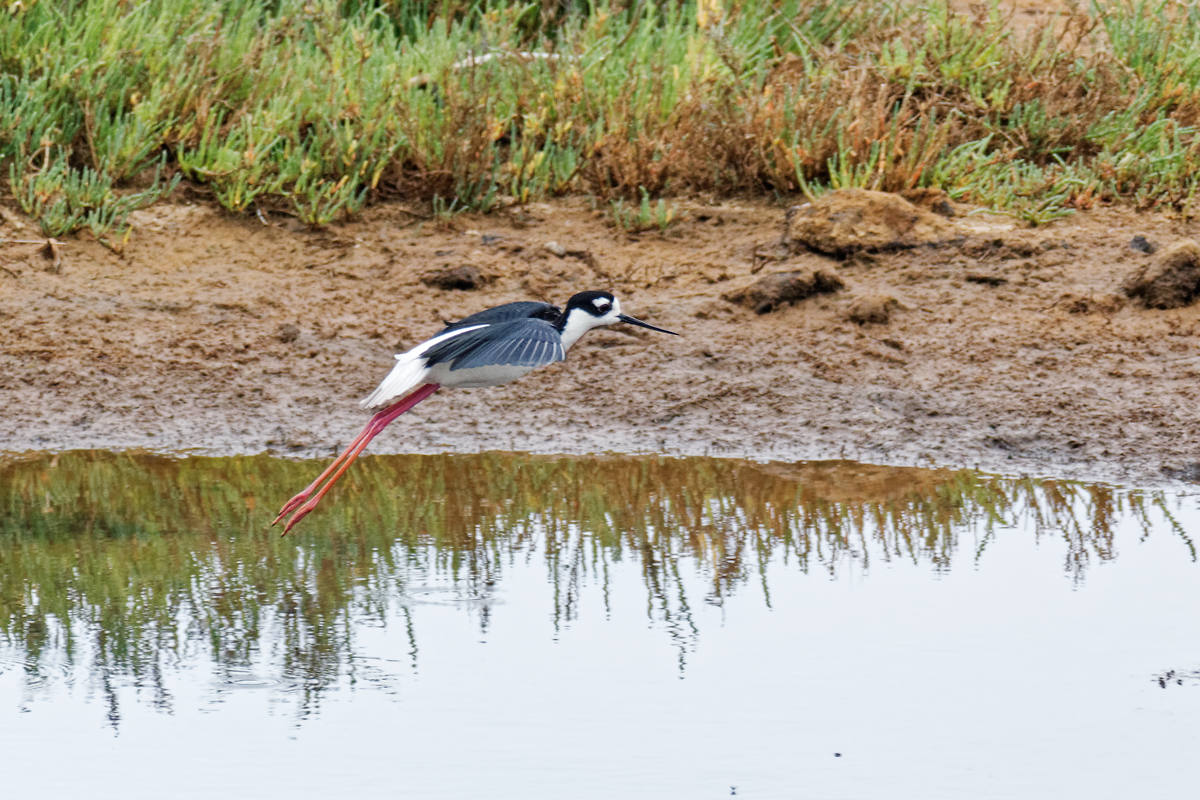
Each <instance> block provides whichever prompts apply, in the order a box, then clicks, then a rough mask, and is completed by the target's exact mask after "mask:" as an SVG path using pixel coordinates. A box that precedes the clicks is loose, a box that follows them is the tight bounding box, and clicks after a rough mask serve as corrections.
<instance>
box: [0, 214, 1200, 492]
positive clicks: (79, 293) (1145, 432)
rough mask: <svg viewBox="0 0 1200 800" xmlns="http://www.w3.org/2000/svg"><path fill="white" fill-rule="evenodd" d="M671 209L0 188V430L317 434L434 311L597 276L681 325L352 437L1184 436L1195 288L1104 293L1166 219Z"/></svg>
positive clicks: (458, 445)
mask: <svg viewBox="0 0 1200 800" xmlns="http://www.w3.org/2000/svg"><path fill="white" fill-rule="evenodd" d="M679 208H680V211H681V212H683V214H684V217H685V219H684V220H683V221H682V222H680V223H678V224H676V225H674V226H673V227H671V228H670V229H669V230H668V231H667V232H666V233H665V234H660V233H658V232H651V233H643V234H640V235H636V236H631V235H628V234H626V233H623V232H621V231H617V230H614V229H613V228H611V227H610V226H609V225H608V224H607V222H606V221H605V219H604V218H603V217H602V215H600V214H598V213H597V212H595V211H592V210H591V209H589V208H588V206H587V204H586V203H584V202H582V201H565V202H560V203H554V204H537V205H533V206H529V207H525V208H522V209H513V210H510V211H507V212H503V213H498V214H495V215H492V216H488V217H470V216H466V217H458V218H455V219H454V220H452V221H450V222H449V223H446V222H439V221H437V220H434V219H428V218H425V217H423V216H422V215H420V214H419V213H416V212H414V211H413V210H412V209H407V208H404V207H401V206H395V205H393V206H386V207H379V208H375V209H373V210H371V211H370V212H369V213H368V214H367V215H366V216H365V217H364V218H363V219H361V220H358V221H355V222H352V223H347V224H343V225H339V226H336V227H334V228H331V229H328V230H323V231H310V230H306V229H304V228H303V227H301V226H299V225H297V224H295V222H294V221H293V220H290V219H288V218H286V217H280V216H275V217H270V218H264V219H262V220H260V219H256V218H252V217H251V218H233V217H229V216H226V215H223V214H222V213H220V212H218V211H215V210H213V209H212V208H210V207H209V206H207V205H205V204H203V203H190V202H186V201H182V200H181V201H180V202H177V203H175V204H173V205H161V206H157V207H154V208H152V209H150V210H147V211H144V212H139V215H138V216H137V217H136V219H135V220H134V223H135V226H136V227H135V235H134V236H133V238H132V240H131V241H130V242H129V244H128V246H127V247H126V249H125V252H124V253H123V254H121V255H117V254H114V253H112V252H110V251H108V250H106V249H105V248H104V247H102V246H100V245H99V244H96V243H94V242H91V241H88V240H87V239H86V238H78V239H75V238H72V239H69V240H67V241H65V242H64V243H63V244H62V246H61V247H58V248H56V249H55V251H54V252H51V251H50V250H49V249H48V248H44V247H42V246H40V245H39V244H37V243H33V242H32V240H34V239H35V238H36V236H35V235H34V233H35V231H34V229H33V228H32V226H29V225H28V224H25V225H24V227H22V221H21V220H20V219H19V218H17V217H15V216H13V215H11V214H6V215H5V217H4V219H3V221H2V222H0V237H2V238H3V240H4V242H3V243H2V244H0V402H2V403H3V407H4V411H3V417H2V419H3V423H2V424H0V450H6V451H23V450H30V449H68V448H82V447H102V448H146V449H150V450H155V451H168V452H183V451H196V452H204V453H216V454H220V453H255V452H260V451H272V452H277V453H281V454H287V455H296V456H310V455H325V454H329V453H332V452H334V451H335V450H336V449H338V448H339V447H341V446H343V445H344V444H345V443H346V442H347V441H348V440H349V439H350V438H351V437H352V436H353V435H354V434H355V433H357V431H358V429H359V428H360V426H361V425H362V423H363V421H364V415H363V413H362V412H361V411H360V410H359V409H358V405H357V401H358V399H359V398H361V397H362V396H364V395H365V394H366V393H367V392H368V391H370V389H371V388H373V387H374V385H375V384H376V383H377V382H378V380H379V379H380V378H381V377H382V376H383V375H384V374H385V373H386V371H387V370H388V368H389V365H390V363H391V354H392V352H393V351H394V350H396V349H398V348H404V347H407V346H410V345H412V344H414V343H416V342H417V341H419V340H420V339H422V338H424V337H426V336H427V335H429V334H430V333H432V332H434V331H436V330H437V329H438V327H439V325H440V324H441V322H442V321H443V320H447V319H453V318H455V317H457V316H461V315H464V314H466V313H470V312H473V311H476V310H479V309H481V308H484V307H486V306H489V305H492V304H495V303H498V302H503V301H507V300H512V299H521V298H532V299H547V300H550V301H552V302H557V303H561V302H563V301H564V300H565V299H566V297H568V296H569V295H570V294H571V293H573V292H575V291H578V290H582V289H588V288H611V289H612V290H614V291H615V292H617V293H618V294H619V295H620V296H621V298H622V300H623V303H624V305H625V307H626V309H627V310H628V311H629V312H630V313H632V314H635V315H636V316H639V317H641V318H643V319H646V320H648V321H650V322H653V323H655V324H659V325H662V326H665V327H668V328H671V329H673V330H677V331H680V332H681V333H682V334H683V336H681V337H679V338H675V337H666V336H661V335H659V334H655V333H652V332H649V331H643V330H640V329H628V330H625V329H622V330H617V329H609V330H603V331H597V332H593V333H591V334H589V335H588V336H587V337H586V338H585V339H584V340H583V341H582V342H581V343H580V345H578V346H577V347H576V348H575V349H573V350H572V352H571V355H570V358H569V359H568V360H567V361H566V362H565V363H563V364H558V365H554V366H552V367H550V368H547V369H545V370H542V371H541V372H539V373H535V374H534V375H531V376H529V377H527V378H525V379H524V380H522V381H519V382H517V383H515V384H511V385H509V386H505V387H497V388H491V389H475V390H456V391H445V392H441V393H439V394H437V395H435V396H434V397H433V398H431V399H430V400H428V401H426V402H425V403H424V404H422V405H421V406H419V407H418V408H417V409H416V410H415V411H414V412H412V413H411V414H410V415H408V416H407V417H406V418H405V419H404V420H402V421H400V422H398V423H397V424H395V425H393V426H392V428H391V429H389V430H388V431H387V432H385V433H384V434H383V435H381V436H380V437H379V438H378V439H377V440H376V441H375V443H374V444H373V445H372V451H374V452H389V451H390V452H432V451H446V450H452V451H476V450H491V449H513V450H532V451H539V452H556V453H557V452H562V453H587V452H598V451H622V452H649V451H654V452H665V453H677V454H713V455H736V456H750V457H754V458H762V459H786V460H793V459H827V458H849V459H856V460H862V461H867V462H876V463H887V464H915V465H922V466H928V465H937V466H978V467H983V468H985V469H990V470H1000V471H1004V472H1028V473H1036V474H1041V475H1062V476H1075V477H1090V478H1100V479H1111V480H1119V481H1128V482H1136V483H1161V482H1164V481H1167V480H1170V479H1172V477H1175V478H1178V477H1184V478H1186V477H1187V476H1188V475H1189V474H1190V473H1188V471H1187V470H1188V469H1190V468H1189V466H1188V465H1193V464H1195V463H1196V462H1198V461H1200V427H1198V426H1197V424H1196V423H1197V417H1198V416H1200V410H1198V406H1200V404H1198V403H1197V399H1198V394H1200V381H1198V379H1200V307H1198V306H1196V305H1192V306H1187V307H1183V308H1178V309H1170V310H1149V309H1146V308H1144V307H1142V306H1141V305H1140V304H1138V303H1135V302H1133V301H1130V300H1129V299H1127V298H1126V297H1125V296H1124V295H1123V294H1122V293H1121V285H1122V282H1123V281H1124V280H1125V279H1126V278H1127V277H1128V275H1129V274H1130V272H1131V271H1132V270H1133V269H1134V268H1135V267H1137V266H1138V265H1139V264H1141V263H1143V261H1144V260H1145V259H1149V258H1153V257H1154V256H1153V255H1150V254H1147V253H1145V252H1142V250H1141V249H1134V248H1131V247H1130V242H1131V240H1132V239H1133V238H1134V237H1135V236H1142V237H1145V239H1146V240H1147V241H1148V242H1150V243H1152V244H1157V245H1158V246H1160V247H1161V246H1168V245H1170V244H1171V243H1173V242H1175V241H1177V240H1179V239H1181V238H1185V237H1187V236H1190V235H1193V234H1194V230H1193V226H1190V225H1188V224H1187V223H1184V222H1179V221H1175V220H1172V219H1170V218H1168V217H1166V216H1156V215H1146V214H1135V213H1132V212H1124V211H1111V210H1109V211H1099V212H1092V213H1088V214H1079V215H1076V216H1074V217H1072V218H1070V219H1067V220H1063V221H1060V222H1057V223H1055V224H1053V225H1049V226H1047V227H1045V228H1039V229H1025V228H1021V227H1019V226H1017V225H1016V224H1014V223H1013V222H1012V221H1010V220H1008V219H1007V218H1004V217H999V216H988V215H972V216H968V217H963V216H958V217H955V218H953V219H952V224H953V225H954V226H956V229H957V231H958V232H959V234H960V236H959V239H958V241H956V242H954V243H952V244H948V245H943V246H940V247H936V248H917V249H911V250H898V251H894V252H882V253H874V254H870V253H867V254H864V253H859V254H852V255H850V256H849V257H847V258H845V259H843V260H839V259H835V258H831V257H829V256H824V255H819V254H816V253H812V252H807V251H804V250H803V248H786V247H781V246H780V236H781V233H782V231H783V225H784V210H783V209H781V208H778V207H774V206H769V205H765V204H759V203H755V202H726V203H722V204H719V205H704V204H700V203H682V202H681V203H679ZM13 240H30V242H29V243H23V242H14V241H13ZM815 271H826V272H829V271H832V272H833V273H835V274H836V276H837V277H838V279H839V280H840V281H841V282H842V284H843V286H842V288H840V289H836V288H835V289H833V290H831V291H827V292H821V293H816V294H813V295H812V296H811V297H807V298H806V299H796V300H795V301H794V302H792V303H786V302H785V303H781V304H779V307H778V308H776V309H775V310H773V311H771V313H763V314H758V313H755V310H754V309H752V308H746V307H743V306H741V305H737V304H734V303H732V302H730V301H728V300H726V299H724V298H725V297H727V296H733V295H735V294H736V293H737V291H738V290H739V289H743V288H745V286H747V285H748V284H749V283H751V282H753V281H755V280H757V279H758V278H760V277H763V276H766V275H769V274H773V273H780V272H796V273H797V274H811V273H813V272H815ZM447 276H450V277H449V278H448V277H447ZM466 287H474V288H466ZM760 310H761V309H760ZM1164 468H1166V470H1167V472H1164ZM1171 470H1176V471H1175V472H1171ZM1178 470H1183V471H1182V472H1179V471H1178ZM1194 471H1200V470H1194ZM1193 477H1195V476H1193Z"/></svg>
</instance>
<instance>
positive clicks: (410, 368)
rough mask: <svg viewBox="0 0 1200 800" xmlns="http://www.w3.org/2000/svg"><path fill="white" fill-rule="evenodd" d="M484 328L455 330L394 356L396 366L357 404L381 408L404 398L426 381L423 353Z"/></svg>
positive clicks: (426, 369) (427, 368)
mask: <svg viewBox="0 0 1200 800" xmlns="http://www.w3.org/2000/svg"><path fill="white" fill-rule="evenodd" d="M482 327H485V326H483V325H469V326H467V327H466V328H458V329H457V330H453V331H449V332H447V333H442V334H439V335H437V336H435V337H433V338H432V339H430V340H429V341H426V342H421V343H420V344H419V345H417V346H416V347H414V348H413V349H412V350H408V351H406V352H403V353H397V354H396V366H394V367H392V371H391V372H389V373H388V374H387V377H386V378H384V379H383V381H382V382H381V383H380V384H379V385H378V386H376V387H375V391H373V392H371V393H370V394H369V395H367V396H366V397H364V398H363V400H362V402H361V403H360V404H359V405H361V406H362V407H363V408H382V407H383V406H386V405H389V404H391V402H392V401H393V400H396V399H398V398H401V397H404V396H405V395H407V394H408V393H409V392H411V391H413V390H414V389H417V388H418V387H420V386H421V385H422V384H424V383H425V382H426V381H425V379H426V378H427V377H428V376H429V367H427V366H426V365H425V357H424V356H425V351H426V350H428V349H429V348H431V347H433V346H434V345H435V344H439V343H441V342H444V341H446V340H447V339H452V338H454V337H455V336H458V335H459V334H460V333H466V332H467V331H473V330H475V329H477V328H482Z"/></svg>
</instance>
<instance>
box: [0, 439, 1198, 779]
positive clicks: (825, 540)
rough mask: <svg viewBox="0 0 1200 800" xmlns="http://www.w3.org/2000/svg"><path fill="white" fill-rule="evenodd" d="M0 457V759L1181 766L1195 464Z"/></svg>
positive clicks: (662, 769)
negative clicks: (1165, 480) (1065, 477)
mask: <svg viewBox="0 0 1200 800" xmlns="http://www.w3.org/2000/svg"><path fill="white" fill-rule="evenodd" d="M319 468H320V465H319V464H316V463H312V462H310V463H302V462H291V461H285V460H280V459H273V458H268V457H252V458H233V459H215V458H188V459H170V458H162V457H151V456H136V455H114V454H108V453H98V452H75V453H66V454H60V455H55V456H50V455H47V456H36V457H28V458H9V459H5V460H0V702H2V704H3V705H0V792H2V793H3V794H4V795H5V796H8V797H68V796H80V797H88V798H106V797H123V798H138V797H147V798H149V797H155V798H158V797H215V796H226V797H265V798H273V797H280V798H300V797H323V798H328V797H413V798H444V797H452V798H481V797H488V798H493V797H563V798H616V797H620V798H630V797H632V798H640V797H646V798H674V797H679V798H718V797H728V796H731V795H735V794H736V796H738V797H751V798H875V797H880V798H889V799H894V798H922V799H927V798H1035V797H1036V798H1041V797H1046V798H1049V797H1055V798H1062V797H1085V798H1108V797H1112V798H1127V797H1168V796H1190V794H1191V793H1193V792H1194V791H1195V790H1196V787H1197V786H1198V785H1200V759H1197V758H1196V754H1197V753H1200V602H1198V601H1200V565H1198V564H1197V552H1196V546H1195V540H1196V539H1197V538H1200V501H1198V498H1197V496H1195V495H1187V494H1176V493H1164V492H1150V491H1136V490H1123V489H1116V488H1113V487H1108V486H1100V485H1088V484H1080V483H1071V482H1063V481H1033V480H1024V479H1011V478H1003V477H995V476H989V475H982V474H978V473H974V472H952V471H935V470H916V469H892V468H883V467H872V466H865V465H859V464H852V463H844V462H838V463H815V464H756V463H750V462H743V461H730V460H715V459H665V458H633V457H628V458H624V457H621V458H603V459H593V460H580V459H566V458H546V457H535V456H527V455H509V454H496V453H491V454H483V455H473V456H399V457H377V458H368V459H364V460H363V461H362V462H360V463H359V464H357V465H356V466H355V468H354V470H352V471H351V473H349V475H348V476H347V478H346V479H345V480H344V481H343V484H344V485H343V486H341V487H340V489H339V490H338V491H336V492H334V493H333V494H332V495H331V496H330V498H328V499H327V500H326V503H325V505H324V506H322V508H321V510H319V511H318V512H317V513H315V514H313V515H312V516H310V517H309V518H308V519H307V520H305V522H304V523H303V524H302V525H300V527H299V530H298V532H297V534H295V535H293V536H289V537H288V538H286V539H280V538H279V536H278V535H277V534H276V533H273V532H271V531H268V530H267V529H266V527H265V526H266V524H267V523H268V522H269V521H270V519H271V517H272V516H273V514H272V512H273V510H274V509H275V508H277V507H278V506H279V505H280V503H281V502H282V501H283V500H284V499H286V498H287V497H290V496H291V494H292V493H294V492H295V491H296V490H297V489H298V488H299V487H301V486H303V485H305V484H306V483H307V482H308V481H309V480H311V477H312V474H313V473H314V472H315V471H316V470H317V469H319Z"/></svg>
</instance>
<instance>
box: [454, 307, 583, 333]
mask: <svg viewBox="0 0 1200 800" xmlns="http://www.w3.org/2000/svg"><path fill="white" fill-rule="evenodd" d="M561 314H562V312H560V311H559V310H558V309H557V308H555V307H554V306H552V305H550V304H549V303H539V302H537V301H536V300H518V301H517V302H515V303H505V304H504V305H500V306H495V307H494V308H485V309H484V310H483V311H479V312H476V313H474V314H472V315H471V316H469V317H463V318H462V319H460V320H459V321H458V322H451V323H449V324H448V325H446V327H445V328H444V329H443V330H442V333H445V332H446V331H453V330H457V329H459V328H466V327H468V326H471V325H494V324H496V323H499V322H510V321H512V320H515V319H544V320H546V321H547V322H557V321H558V318H559V317H560V316H561Z"/></svg>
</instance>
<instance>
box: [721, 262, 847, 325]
mask: <svg viewBox="0 0 1200 800" xmlns="http://www.w3.org/2000/svg"><path fill="white" fill-rule="evenodd" d="M845 285H846V284H845V283H843V281H842V279H841V278H840V277H838V275H837V274H836V273H834V272H832V271H831V270H826V269H810V270H798V271H792V272H773V273H771V274H769V275H764V276H763V277H761V278H759V279H758V280H756V281H755V282H754V283H751V284H750V285H748V286H743V287H742V288H740V289H735V290H734V291H732V292H727V293H726V294H724V295H723V297H724V298H725V299H726V300H728V301H729V302H731V303H737V304H738V305H741V306H745V307H746V308H749V309H752V310H753V311H754V313H756V314H766V313H767V312H769V311H774V310H775V309H777V308H779V307H780V306H782V305H784V304H793V303H797V302H799V301H800V300H803V299H804V298H806V297H812V296H813V295H814V294H828V293H830V292H836V291H837V290H838V289H842V288H844V287H845Z"/></svg>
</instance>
